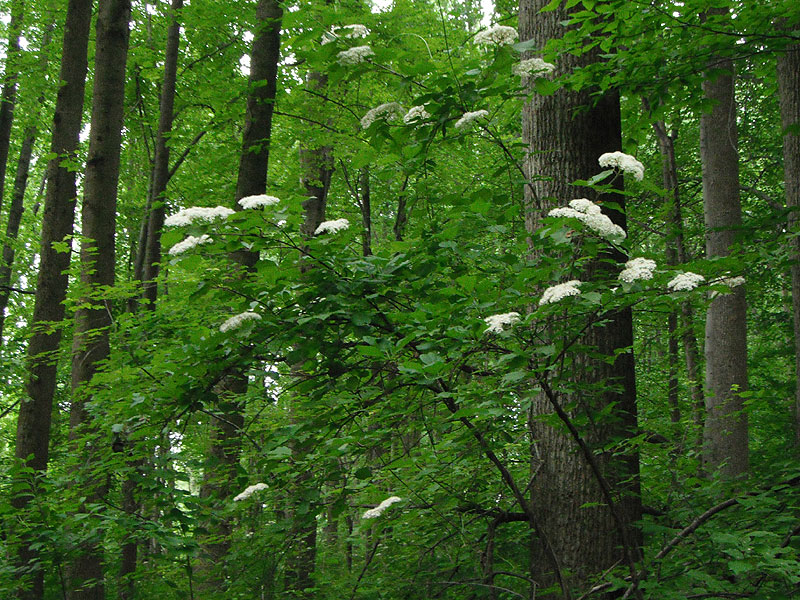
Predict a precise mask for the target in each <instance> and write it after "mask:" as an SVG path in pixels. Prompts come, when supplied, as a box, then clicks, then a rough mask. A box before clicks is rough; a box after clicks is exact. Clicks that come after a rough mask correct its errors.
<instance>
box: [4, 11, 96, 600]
mask: <svg viewBox="0 0 800 600" xmlns="http://www.w3.org/2000/svg"><path fill="white" fill-rule="evenodd" d="M91 19H92V1H91V0H70V1H69V3H68V6H67V15H66V23H65V29H64V43H63V49H62V53H61V73H60V80H61V81H62V82H63V83H62V85H61V87H60V88H59V90H58V96H57V98H56V108H55V117H54V120H53V139H52V143H51V147H50V148H51V153H52V154H53V155H55V156H56V158H53V159H52V160H51V161H50V162H49V163H48V165H47V193H46V195H45V206H44V217H43V222H42V241H41V255H40V265H39V275H38V278H37V285H36V300H35V304H34V309H33V319H32V323H33V336H32V337H31V340H30V342H29V345H28V380H27V386H26V391H27V398H24V399H23V401H22V403H21V404H20V410H19V417H18V420H17V443H16V449H15V456H16V458H17V459H19V460H21V461H25V462H26V463H27V465H28V466H29V467H31V468H33V469H34V470H35V471H36V472H40V473H41V472H44V470H45V469H46V468H47V461H48V456H49V454H48V445H49V442H50V423H51V415H52V410H53V394H54V392H55V385H56V359H57V353H58V347H59V344H60V342H61V329H60V327H59V324H60V323H61V322H62V321H63V319H64V304H63V302H64V299H65V297H66V293H67V275H66V274H65V270H66V268H67V267H68V266H69V258H70V252H64V251H63V250H61V249H60V248H58V247H54V244H58V243H60V242H63V241H64V240H65V238H66V236H68V235H70V234H71V233H72V227H73V221H74V217H75V196H76V195H77V191H76V187H75V171H74V168H73V167H74V163H75V161H76V154H75V153H76V150H77V147H78V134H79V133H80V128H81V117H82V115H83V97H84V92H85V86H86V71H87V66H88V59H87V47H88V42H89V27H90V23H91ZM51 323H54V324H55V325H56V326H55V327H51V326H49V325H48V324H51ZM33 489H34V490H35V489H36V488H35V487H33ZM29 500H30V495H17V496H15V497H14V498H13V500H12V502H13V504H14V507H15V508H16V509H18V510H19V509H23V508H25V507H26V506H27V504H28V502H29ZM24 543H25V542H23V548H22V551H21V553H20V559H21V562H22V564H23V565H25V566H26V567H27V568H28V569H29V572H30V573H31V575H30V579H29V580H28V582H27V583H25V584H23V587H22V590H21V591H20V592H19V597H20V598H24V599H26V600H28V599H30V600H34V599H35V600H41V598H42V597H43V593H44V586H43V573H42V570H41V565H40V563H39V562H38V560H37V559H38V551H36V550H34V549H32V548H29V547H26V546H24Z"/></svg>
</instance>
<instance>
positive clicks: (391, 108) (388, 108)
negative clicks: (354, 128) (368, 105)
mask: <svg viewBox="0 0 800 600" xmlns="http://www.w3.org/2000/svg"><path fill="white" fill-rule="evenodd" d="M402 113H403V107H402V106H400V105H399V104H398V103H397V102H386V103H384V104H381V105H379V106H376V107H375V108H373V109H370V110H369V111H367V114H365V115H364V116H363V117H361V128H362V129H367V128H368V127H369V126H370V125H372V124H373V123H374V122H375V121H376V120H377V119H386V120H387V121H391V120H393V119H396V118H397V117H398V116H399V115H400V114H402Z"/></svg>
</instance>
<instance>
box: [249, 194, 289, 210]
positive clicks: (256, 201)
mask: <svg viewBox="0 0 800 600" xmlns="http://www.w3.org/2000/svg"><path fill="white" fill-rule="evenodd" d="M278 202H280V198H276V197H275V196H267V195H266V194H257V195H255V196H245V197H244V198H242V199H241V200H239V206H241V207H242V208H263V207H265V206H272V205H273V204H277V203H278Z"/></svg>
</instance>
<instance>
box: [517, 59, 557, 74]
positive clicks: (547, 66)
mask: <svg viewBox="0 0 800 600" xmlns="http://www.w3.org/2000/svg"><path fill="white" fill-rule="evenodd" d="M555 69H556V66H555V65H554V64H551V63H549V62H545V61H543V60H542V59H541V58H529V59H527V60H523V61H520V62H518V63H517V64H515V65H514V66H512V67H511V72H512V73H514V75H519V76H520V77H526V76H528V75H539V74H540V73H541V74H543V75H547V74H548V73H552V72H553V71H555Z"/></svg>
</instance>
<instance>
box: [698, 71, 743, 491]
mask: <svg viewBox="0 0 800 600" xmlns="http://www.w3.org/2000/svg"><path fill="white" fill-rule="evenodd" d="M713 64H714V67H715V68H716V69H721V70H722V71H723V72H722V73H721V74H718V75H717V76H715V77H713V78H709V79H707V80H706V81H705V82H704V83H703V91H704V93H705V96H706V98H708V99H709V100H711V101H713V102H714V107H713V109H712V110H711V112H710V113H706V114H703V116H702V117H701V119H700V155H701V160H702V165H703V208H704V214H705V225H706V257H707V258H714V257H717V256H727V255H728V254H730V252H731V246H732V245H733V243H734V242H735V240H736V233H737V228H739V227H740V226H741V223H742V209H741V203H740V198H739V153H738V149H737V132H736V103H735V100H734V69H733V62H732V61H730V60H727V59H719V60H717V61H715V62H714V63H713ZM744 291H745V290H744V286H743V285H740V286H737V287H735V288H733V290H732V293H730V294H726V295H718V296H717V297H716V298H714V300H713V301H712V302H711V305H710V306H709V308H708V313H707V314H706V340H705V355H706V385H705V387H706V398H705V403H706V420H705V427H704V431H703V440H704V449H703V466H704V469H705V470H706V471H714V470H716V469H720V474H721V475H723V476H725V477H736V476H739V475H742V474H744V473H746V472H747V470H748V468H749V466H748V465H749V460H748V448H747V442H748V434H747V415H746V414H745V412H744V403H743V401H742V397H741V396H740V393H741V392H744V391H745V390H746V389H747V331H746V319H747V305H746V302H745V293H744Z"/></svg>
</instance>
